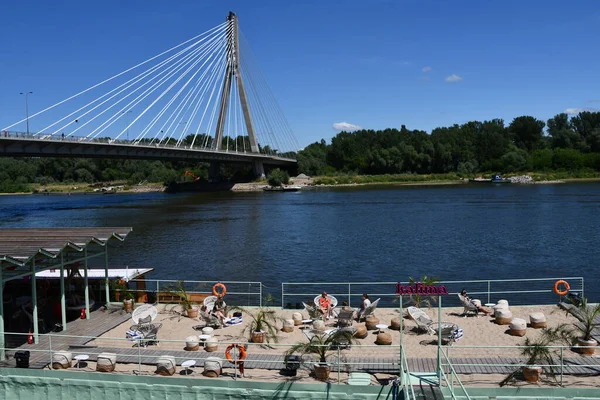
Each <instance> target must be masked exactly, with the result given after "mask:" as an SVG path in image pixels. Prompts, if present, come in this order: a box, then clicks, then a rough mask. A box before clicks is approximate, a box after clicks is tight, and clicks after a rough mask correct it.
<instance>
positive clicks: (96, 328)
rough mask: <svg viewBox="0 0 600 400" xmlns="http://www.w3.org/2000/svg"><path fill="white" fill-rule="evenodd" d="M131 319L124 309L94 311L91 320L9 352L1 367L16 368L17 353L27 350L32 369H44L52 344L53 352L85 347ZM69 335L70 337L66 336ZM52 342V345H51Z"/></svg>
mask: <svg viewBox="0 0 600 400" xmlns="http://www.w3.org/2000/svg"><path fill="white" fill-rule="evenodd" d="M130 318H131V314H128V313H126V312H125V311H123V310H122V309H120V308H119V309H109V310H106V311H100V310H97V311H93V312H92V313H91V314H90V319H89V320H88V319H76V320H74V321H72V322H69V323H68V324H67V330H66V331H63V332H58V333H55V334H53V335H52V337H51V338H49V337H48V336H47V335H40V340H39V343H36V344H27V342H25V344H23V345H21V346H18V347H14V348H13V349H11V350H7V351H6V353H7V360H6V361H3V362H0V367H14V366H15V360H14V358H13V356H14V354H15V352H17V351H19V350H27V351H29V352H31V355H30V358H29V367H30V368H44V367H45V366H46V365H48V364H49V363H50V362H51V354H50V353H49V352H48V350H49V349H50V344H51V345H52V350H53V351H60V350H68V349H69V347H72V346H81V345H85V344H86V343H87V342H89V341H90V340H93V338H95V337H97V336H100V335H102V334H103V333H106V332H107V331H109V330H111V329H113V328H114V327H116V326H118V325H120V324H122V323H123V322H125V321H127V320H128V319H130ZM64 335H69V336H64ZM70 335H73V336H87V337H88V338H86V337H82V338H73V337H70ZM50 341H52V343H50Z"/></svg>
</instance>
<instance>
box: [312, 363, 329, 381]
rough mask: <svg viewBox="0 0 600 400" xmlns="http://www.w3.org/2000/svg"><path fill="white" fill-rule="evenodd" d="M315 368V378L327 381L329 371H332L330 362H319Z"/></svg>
mask: <svg viewBox="0 0 600 400" xmlns="http://www.w3.org/2000/svg"><path fill="white" fill-rule="evenodd" d="M314 368H315V378H317V379H318V380H320V381H326V380H327V379H329V373H330V372H331V368H329V364H327V363H318V364H315V365H314Z"/></svg>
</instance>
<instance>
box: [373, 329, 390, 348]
mask: <svg viewBox="0 0 600 400" xmlns="http://www.w3.org/2000/svg"><path fill="white" fill-rule="evenodd" d="M375 344H379V345H390V344H392V335H390V334H389V333H385V332H379V333H378V334H377V339H376V340H375Z"/></svg>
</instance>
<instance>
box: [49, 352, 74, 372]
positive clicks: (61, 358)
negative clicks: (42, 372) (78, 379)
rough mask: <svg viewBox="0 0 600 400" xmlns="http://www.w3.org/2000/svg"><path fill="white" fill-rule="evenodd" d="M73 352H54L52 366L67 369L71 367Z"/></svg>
mask: <svg viewBox="0 0 600 400" xmlns="http://www.w3.org/2000/svg"><path fill="white" fill-rule="evenodd" d="M72 360H73V354H72V353H71V352H69V351H57V352H56V353H54V354H52V368H54V369H67V368H70V367H71V361H72Z"/></svg>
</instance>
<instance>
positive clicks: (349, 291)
mask: <svg viewBox="0 0 600 400" xmlns="http://www.w3.org/2000/svg"><path fill="white" fill-rule="evenodd" d="M351 286H352V284H351V283H350V282H348V306H349V307H351V306H352V303H351V302H350V294H351V293H352V290H351V289H350V287H351Z"/></svg>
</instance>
